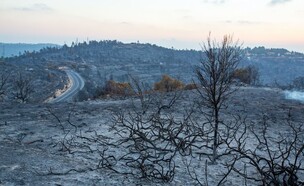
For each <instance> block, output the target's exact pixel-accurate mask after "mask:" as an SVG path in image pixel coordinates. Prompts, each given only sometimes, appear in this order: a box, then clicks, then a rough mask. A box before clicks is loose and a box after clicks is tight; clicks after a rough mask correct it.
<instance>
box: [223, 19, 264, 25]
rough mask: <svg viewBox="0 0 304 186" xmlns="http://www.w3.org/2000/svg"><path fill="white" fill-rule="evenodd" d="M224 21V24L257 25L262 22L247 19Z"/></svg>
mask: <svg viewBox="0 0 304 186" xmlns="http://www.w3.org/2000/svg"><path fill="white" fill-rule="evenodd" d="M224 23H226V24H239V25H257V24H262V22H258V21H248V20H238V21H232V20H226V21H224Z"/></svg>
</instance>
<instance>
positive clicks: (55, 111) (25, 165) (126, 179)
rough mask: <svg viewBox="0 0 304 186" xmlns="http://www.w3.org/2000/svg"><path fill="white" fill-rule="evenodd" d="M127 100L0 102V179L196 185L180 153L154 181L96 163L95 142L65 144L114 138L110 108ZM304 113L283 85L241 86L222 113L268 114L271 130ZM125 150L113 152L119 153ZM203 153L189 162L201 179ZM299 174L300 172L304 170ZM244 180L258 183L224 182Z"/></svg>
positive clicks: (213, 177)
mask: <svg viewBox="0 0 304 186" xmlns="http://www.w3.org/2000/svg"><path fill="white" fill-rule="evenodd" d="M197 96H198V95H197V94H196V92H195V91H185V92H184V93H183V95H182V97H181V98H180V99H179V100H178V101H177V103H176V104H177V106H176V107H174V112H173V113H176V115H177V116H180V115H182V113H183V112H184V110H186V109H187V108H190V107H191V105H193V102H196V100H197V99H198V98H197ZM131 105H132V101H131V99H128V98H124V99H108V100H99V101H87V102H79V103H59V104H16V105H11V104H5V103H3V104H0V108H1V110H0V185H155V184H158V185H195V184H196V183H197V182H196V181H195V180H194V179H191V177H190V176H189V175H188V173H187V170H186V168H185V165H184V164H183V157H180V156H177V157H176V161H175V166H176V167H175V175H174V178H173V180H172V182H169V183H162V182H156V183H155V181H154V180H149V179H140V178H137V177H136V176H134V175H130V174H120V173H117V172H115V171H113V170H111V169H108V168H102V167H101V168H97V167H98V165H99V163H100V162H99V161H100V154H96V153H95V152H93V151H92V152H90V150H92V149H93V148H94V147H91V148H92V149H86V148H87V146H85V145H84V146H83V147H82V146H80V145H79V146H77V148H72V147H69V144H68V140H70V141H71V140H72V141H73V139H72V138H73V134H78V135H79V134H81V136H86V137H90V136H96V135H99V137H102V138H103V139H104V140H105V141H107V140H110V141H111V140H115V139H113V138H115V137H116V135H114V134H113V131H112V130H110V129H111V126H113V113H115V112H116V111H119V110H122V109H123V110H126V109H128V108H131ZM303 113H304V104H303V103H301V102H299V101H294V100H288V99H285V94H284V92H283V91H282V90H279V89H267V88H252V87H241V88H239V90H238V91H236V92H235V94H233V95H232V97H231V99H230V100H228V102H227V108H225V109H224V110H223V114H222V119H223V120H229V119H230V118H231V115H234V114H238V115H241V116H242V117H244V118H245V117H246V120H247V121H248V122H251V123H255V122H256V123H258V121H260V120H261V118H263V117H265V116H267V118H269V120H270V123H271V124H270V125H269V131H273V135H274V136H275V135H276V134H277V133H278V132H284V130H286V119H287V118H291V119H292V120H293V121H294V122H297V123H302V122H303V120H304V117H303V116H304V115H303ZM197 117H201V116H197ZM257 127H259V126H257ZM92 139H93V137H92ZM99 139H100V138H99ZM75 141H76V139H75ZM91 142H92V143H94V142H93V141H91ZM75 143H76V142H75ZM122 148H123V147H122ZM124 150H125V149H121V150H116V151H113V152H112V153H114V154H119V153H123V151H124ZM110 153H111V152H110ZM301 157H302V158H303V156H301ZM205 159H206V158H204V157H202V158H201V159H200V160H198V159H197V160H196V161H198V162H194V163H196V165H195V166H194V167H193V168H195V170H196V172H197V173H198V174H200V175H201V181H202V183H205V181H206V179H205V177H204V175H205V172H206V169H205V166H204V163H205ZM199 161H201V162H199ZM224 161H225V159H220V160H219V163H218V164H216V165H208V167H207V169H208V170H207V174H208V178H207V182H208V183H209V185H214V184H217V183H218V182H219V180H220V179H221V178H222V177H221V174H222V173H223V171H224V168H223V167H222V165H221V162H224ZM302 168H303V167H302ZM115 170H122V171H123V170H128V167H126V166H125V165H116V166H115ZM249 171H250V170H249ZM299 175H300V176H303V172H302V173H301V172H300V174H299ZM300 179H301V180H303V179H304V178H303V177H300ZM244 184H248V185H255V184H258V183H256V182H254V181H248V182H245V181H244V179H243V178H242V177H240V176H239V175H237V174H231V175H229V176H228V177H227V180H226V182H225V183H224V185H244Z"/></svg>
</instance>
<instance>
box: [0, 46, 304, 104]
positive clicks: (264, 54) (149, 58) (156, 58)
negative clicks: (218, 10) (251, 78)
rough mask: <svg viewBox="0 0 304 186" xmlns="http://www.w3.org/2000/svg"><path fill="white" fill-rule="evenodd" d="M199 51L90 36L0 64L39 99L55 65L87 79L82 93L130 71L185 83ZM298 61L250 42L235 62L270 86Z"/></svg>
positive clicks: (296, 70) (59, 77) (283, 81)
mask: <svg viewBox="0 0 304 186" xmlns="http://www.w3.org/2000/svg"><path fill="white" fill-rule="evenodd" d="M201 56H202V55H201V53H200V51H195V50H175V49H168V48H164V47H160V46H156V45H152V44H142V43H122V42H118V41H108V40H106V41H90V42H88V43H87V42H84V43H76V44H74V43H73V44H72V46H67V45H64V46H63V47H61V48H58V47H46V48H43V49H41V50H39V52H26V53H24V54H22V55H20V56H18V57H17V56H16V57H10V58H4V59H2V60H4V63H3V62H2V65H5V66H4V68H1V69H2V71H3V70H5V71H10V72H17V71H22V72H24V73H25V74H30V76H31V77H33V78H34V79H35V80H36V81H37V82H35V83H34V85H35V87H36V88H35V92H36V96H38V98H37V97H36V98H34V100H35V101H38V102H40V101H42V100H45V99H47V98H48V97H50V96H52V95H53V94H54V92H55V90H56V89H61V88H63V86H64V82H65V81H66V80H67V77H66V75H65V73H64V72H63V71H61V70H60V69H59V67H62V66H67V67H69V68H71V69H74V70H75V71H77V72H78V73H80V74H81V76H82V77H83V78H84V80H85V83H86V86H85V89H84V91H83V93H82V95H84V96H83V97H85V98H90V97H93V96H94V94H96V92H98V90H99V89H100V88H101V87H103V86H104V84H105V82H106V81H107V80H109V79H113V80H115V81H119V82H126V81H129V75H132V76H133V77H136V78H139V79H140V80H141V81H142V82H143V83H145V84H146V85H148V86H152V85H153V83H154V82H156V81H159V80H160V78H161V76H162V75H163V74H168V75H170V76H172V77H174V78H177V79H180V80H181V81H183V82H185V83H189V82H192V81H193V79H194V69H195V67H196V66H197V65H199V62H200V59H201ZM303 64H304V55H303V54H301V53H297V52H290V51H288V50H286V49H266V48H264V47H255V48H252V49H251V48H246V49H244V57H243V60H242V62H241V64H240V67H245V66H248V65H254V66H256V67H257V68H258V69H259V72H260V82H261V84H262V85H269V86H275V85H277V84H279V85H287V84H290V83H291V82H292V81H293V80H294V79H295V78H297V77H299V76H304V74H303V72H304V65H303ZM0 65H1V63H0ZM291 72H292V73H291ZM12 76H14V74H13V75H12ZM38 87H39V88H38ZM40 87H47V89H45V88H44V89H41V88H40ZM33 97H34V96H33Z"/></svg>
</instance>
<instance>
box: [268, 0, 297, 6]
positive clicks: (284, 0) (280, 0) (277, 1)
mask: <svg viewBox="0 0 304 186" xmlns="http://www.w3.org/2000/svg"><path fill="white" fill-rule="evenodd" d="M290 1H292V0H271V1H270V2H269V5H271V6H274V5H278V4H282V3H287V2H290Z"/></svg>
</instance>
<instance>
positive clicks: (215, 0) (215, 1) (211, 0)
mask: <svg viewBox="0 0 304 186" xmlns="http://www.w3.org/2000/svg"><path fill="white" fill-rule="evenodd" d="M203 2H204V3H212V4H223V3H225V2H226V0H203Z"/></svg>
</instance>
